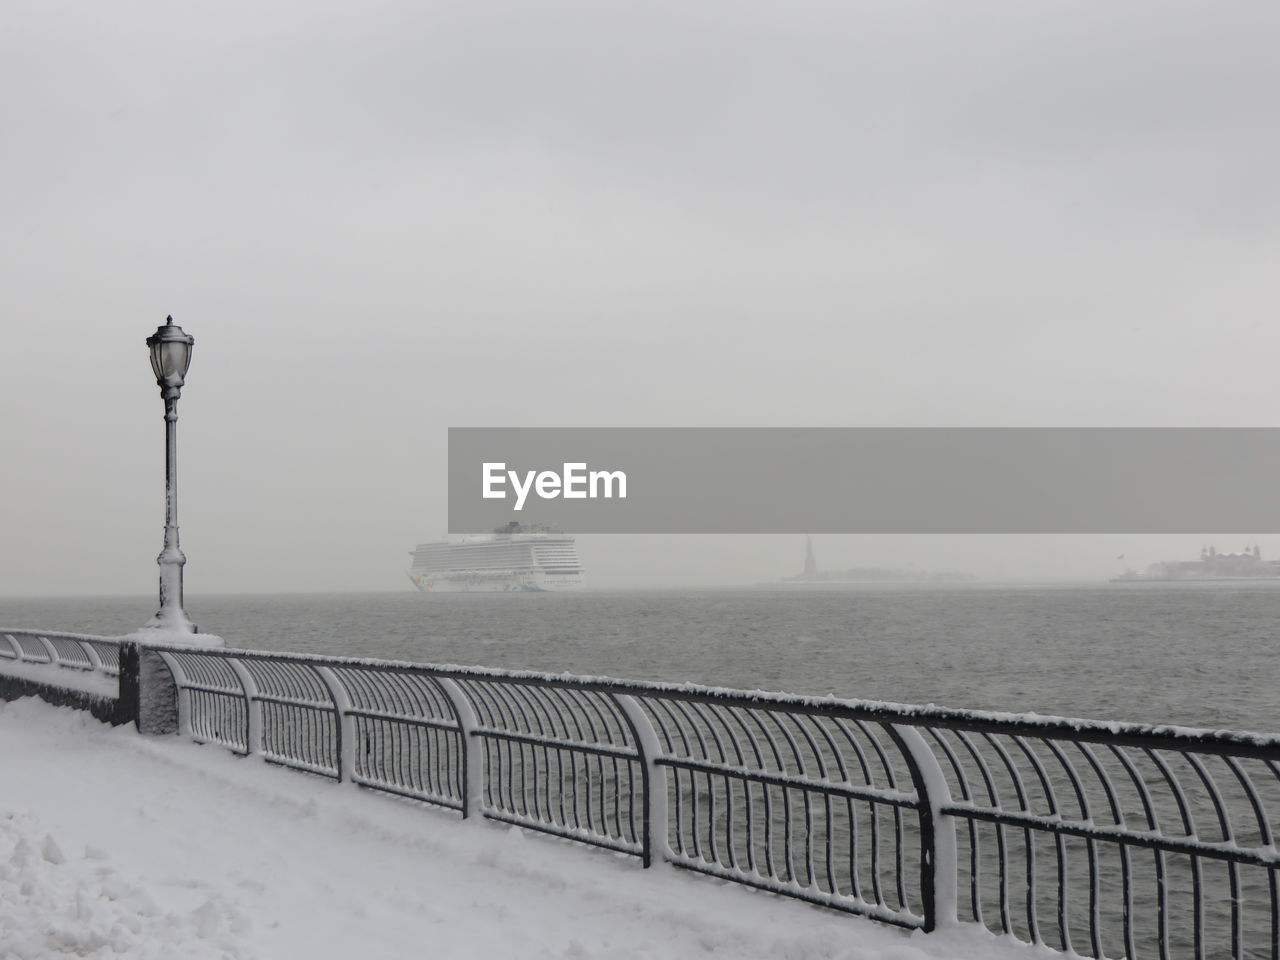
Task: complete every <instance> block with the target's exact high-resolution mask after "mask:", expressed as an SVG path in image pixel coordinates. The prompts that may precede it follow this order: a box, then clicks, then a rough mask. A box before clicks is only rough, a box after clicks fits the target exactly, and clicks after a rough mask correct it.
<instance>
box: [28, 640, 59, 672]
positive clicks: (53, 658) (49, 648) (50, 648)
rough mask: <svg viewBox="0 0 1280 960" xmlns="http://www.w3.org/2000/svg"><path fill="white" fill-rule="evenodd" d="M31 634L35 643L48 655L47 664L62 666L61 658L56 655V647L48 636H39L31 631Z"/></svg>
mask: <svg viewBox="0 0 1280 960" xmlns="http://www.w3.org/2000/svg"><path fill="white" fill-rule="evenodd" d="M32 636H33V637H35V640H36V643H38V644H40V646H42V647H44V652H45V653H47V654H48V655H49V664H50V665H51V666H55V667H60V666H62V658H61V657H60V656H58V648H57V647H55V646H54V645H53V643H52V641H50V640H49V638H48V637H42V636H40V634H38V633H33V634H32Z"/></svg>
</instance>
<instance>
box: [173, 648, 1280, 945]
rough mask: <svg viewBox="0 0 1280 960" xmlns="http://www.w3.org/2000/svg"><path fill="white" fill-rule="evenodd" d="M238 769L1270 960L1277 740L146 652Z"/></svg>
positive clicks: (982, 917)
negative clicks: (255, 765)
mask: <svg viewBox="0 0 1280 960" xmlns="http://www.w3.org/2000/svg"><path fill="white" fill-rule="evenodd" d="M150 649H153V650H156V651H157V652H158V654H159V655H160V656H161V657H163V659H164V661H165V663H167V664H168V666H169V668H170V669H171V670H172V672H173V675H174V678H175V680H176V684H177V696H178V718H179V723H180V726H181V729H182V730H183V732H185V733H187V734H188V735H190V736H192V737H194V738H196V739H199V740H204V741H213V742H217V743H221V744H224V745H225V746H228V747H230V748H231V749H233V750H235V751H237V752H239V753H246V754H247V753H254V754H261V755H263V756H265V757H266V758H267V759H269V760H271V761H273V762H276V763H281V764H285V765H288V766H293V767H297V768H300V769H303V770H307V771H310V772H312V773H317V774H321V775H324V776H328V777H332V778H333V779H336V780H350V781H353V782H355V783H358V784H361V785H363V786H365V787H368V788H371V789H375V790H382V791H386V792H389V793H395V794H399V795H403V796H408V797H412V798H416V799H419V800H422V801H426V802H428V803H433V804H436V805H439V806H443V807H448V808H451V809H455V810H458V811H459V812H460V813H461V814H462V816H464V817H466V816H472V815H476V816H481V817H484V818H487V819H492V820H499V821H502V822H506V823H513V824H518V825H520V826H522V827H527V828H529V829H532V830H538V831H542V832H545V833H550V834H554V835H556V836H559V837H564V838H566V839H570V840H577V841H581V842H585V843H590V844H594V845H597V846H601V847H605V848H608V849H610V850H615V851H618V852H621V853H625V854H631V855H634V856H636V857H638V858H640V859H641V860H642V861H643V862H644V864H645V865H646V866H648V865H649V864H651V863H663V862H665V863H671V864H674V865H676V866H679V867H683V868H686V869H690V870H694V871H698V872H702V873H707V874H710V875H712V876H716V877H720V878H722V879H727V880H733V881H736V882H740V883H745V884H749V885H751V886H755V887H759V888H763V889H766V890H770V891H773V892H775V893H780V894H785V895H788V896H792V897H797V898H799V899H802V900H808V901H810V902H814V903H819V904H823V905H825V906H829V907H834V908H837V909H841V910H846V911H849V912H851V913H858V914H864V915H867V916H871V917H874V918H877V919H880V920H884V921H887V922H890V923H894V924H898V925H900V926H903V927H908V928H920V929H925V930H931V929H934V928H935V927H938V926H942V925H946V924H949V923H953V922H955V921H956V920H957V919H959V920H973V921H976V922H979V923H982V924H985V925H986V926H987V927H988V928H989V929H991V930H993V931H995V932H999V933H1007V934H1012V935H1014V936H1016V937H1018V938H1020V939H1022V940H1024V941H1027V942H1029V943H1043V944H1047V945H1049V946H1051V947H1054V948H1057V949H1062V950H1064V951H1068V952H1074V953H1076V954H1080V955H1085V956H1093V957H1104V956H1110V957H1117V956H1126V957H1129V958H1135V957H1143V956H1152V957H1159V958H1161V960H1164V958H1169V957H1189V958H1190V957H1194V958H1201V957H1206V956H1231V957H1241V958H1243V957H1262V956H1268V957H1271V958H1272V960H1277V957H1278V955H1280V946H1278V945H1277V944H1278V943H1280V936H1278V934H1280V907H1278V905H1277V880H1278V878H1277V871H1278V870H1280V854H1278V853H1277V848H1276V845H1275V835H1276V831H1277V830H1278V829H1280V821H1277V816H1278V815H1280V814H1278V812H1280V739H1277V738H1275V737H1263V736H1254V735H1249V734H1240V733H1231V732H1223V731H1207V730H1192V729H1186V728H1178V727H1151V726H1144V725H1137V724H1125V723H1098V722H1092V721H1084V720H1070V719H1063V718H1053V717H1042V716H1037V715H1034V714H1032V715H1025V714H1024V715H1013V714H997V713H985V712H975V711H961V710H944V709H940V708H936V707H914V706H905V705H901V704H892V703H878V702H867V701H851V700H837V699H831V698H806V697H793V696H784V695H779V694H770V693H763V692H745V691H736V690H724V689H715V688H708V687H698V686H691V685H673V684H657V683H630V682H623V681H616V680H610V679H606V678H590V677H573V676H567V675H565V676H555V675H548V674H539V673H529V672H510V671H499V670H489V669H482V668H468V667H456V666H424V665H420V664H408V663H398V662H390V661H378V660H353V659H341V658H331V657H316V656H295V655H289V654H274V653H261V652H251V651H237V650H224V649H217V650H193V649H191V648H187V647H183V648H177V647H153V648H150Z"/></svg>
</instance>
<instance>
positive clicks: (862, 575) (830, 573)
mask: <svg viewBox="0 0 1280 960" xmlns="http://www.w3.org/2000/svg"><path fill="white" fill-rule="evenodd" d="M976 579H977V577H975V576H974V575H973V574H971V573H956V572H953V571H931V570H893V569H889V568H887V567H850V568H849V569H847V570H819V569H818V561H817V558H816V557H815V556H814V553H813V537H805V544H804V573H798V574H796V575H795V576H794V577H783V578H782V582H783V583H785V584H792V585H799V586H804V585H812V584H817V585H835V584H842V583H963V582H966V581H969V580H976Z"/></svg>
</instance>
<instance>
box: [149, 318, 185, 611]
mask: <svg viewBox="0 0 1280 960" xmlns="http://www.w3.org/2000/svg"><path fill="white" fill-rule="evenodd" d="M195 342H196V341H195V338H194V337H192V336H190V335H189V334H187V333H184V332H183V330H182V328H181V327H179V326H175V325H174V322H173V317H169V318H168V322H167V323H165V325H164V326H163V327H160V328H159V329H158V330H156V332H155V333H153V334H152V335H151V336H149V337H147V346H148V347H149V348H150V349H151V369H152V370H154V371H155V375H156V383H158V384H159V385H160V396H161V397H163V398H164V426H165V432H164V454H165V458H164V502H165V508H164V549H163V550H161V551H160V556H158V557H156V563H158V564H160V609H159V610H158V611H157V612H156V615H155V616H154V617H152V618H151V620H150V621H149V622H148V623H147V624H146V626H147V627H151V628H156V629H162V630H166V631H169V632H174V633H195V632H196V628H195V625H194V624H192V622H191V621H190V620H188V619H187V615H186V613H185V612H184V611H183V609H182V565H183V564H184V563H186V562H187V558H186V556H184V555H183V553H182V549H181V548H180V547H179V546H178V397H180V396H181V395H182V384H183V378H184V377H186V375H187V368H188V367H189V366H191V345H192V344H193V343H195Z"/></svg>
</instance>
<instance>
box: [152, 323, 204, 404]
mask: <svg viewBox="0 0 1280 960" xmlns="http://www.w3.org/2000/svg"><path fill="white" fill-rule="evenodd" d="M195 342H196V339H195V337H193V336H191V335H190V334H188V333H184V332H183V330H182V328H181V327H179V326H177V325H176V324H175V323H174V322H173V317H169V318H168V322H167V323H166V324H165V325H164V326H163V327H160V328H159V329H158V330H156V332H155V333H153V334H152V335H151V336H149V337H147V346H148V347H149V348H150V349H151V369H152V370H153V371H154V372H155V375H156V383H158V384H159V385H160V394H161V396H163V397H164V398H165V399H166V400H168V399H170V398H172V399H174V400H176V399H177V398H178V397H179V396H180V395H181V394H182V384H183V382H184V380H185V378H186V376H187V368H188V367H190V366H191V345H192V344H193V343H195Z"/></svg>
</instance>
